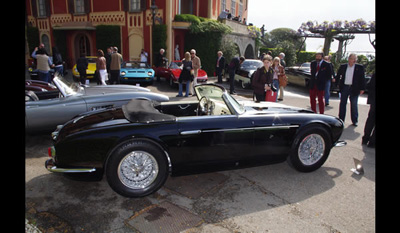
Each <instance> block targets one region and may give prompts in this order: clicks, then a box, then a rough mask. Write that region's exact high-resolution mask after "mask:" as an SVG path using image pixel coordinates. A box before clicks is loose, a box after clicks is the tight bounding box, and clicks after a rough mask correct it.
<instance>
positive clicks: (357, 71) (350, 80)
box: [336, 53, 365, 126]
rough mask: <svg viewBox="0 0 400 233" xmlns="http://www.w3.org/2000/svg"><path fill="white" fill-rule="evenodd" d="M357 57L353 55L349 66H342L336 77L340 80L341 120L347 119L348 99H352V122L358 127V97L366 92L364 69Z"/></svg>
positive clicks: (350, 56) (350, 57)
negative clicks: (358, 62) (357, 62)
mask: <svg viewBox="0 0 400 233" xmlns="http://www.w3.org/2000/svg"><path fill="white" fill-rule="evenodd" d="M356 61H357V55H356V54H354V53H351V54H350V55H349V60H348V63H347V64H342V65H340V67H339V70H338V72H337V75H336V80H339V90H340V108H339V118H340V119H342V121H343V122H344V120H345V117H346V105H347V99H348V98H350V105H351V107H350V113H351V121H352V122H353V125H354V126H357V125H358V96H359V95H362V94H363V93H364V90H365V71H364V67H363V66H362V65H360V64H356Z"/></svg>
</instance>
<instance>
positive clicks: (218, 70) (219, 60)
mask: <svg viewBox="0 0 400 233" xmlns="http://www.w3.org/2000/svg"><path fill="white" fill-rule="evenodd" d="M222 55H223V53H222V51H218V52H217V56H218V57H217V65H216V66H215V73H216V74H217V77H218V83H222V71H223V70H224V67H225V58H224V57H223V56H222Z"/></svg>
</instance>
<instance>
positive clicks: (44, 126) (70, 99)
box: [25, 76, 169, 133]
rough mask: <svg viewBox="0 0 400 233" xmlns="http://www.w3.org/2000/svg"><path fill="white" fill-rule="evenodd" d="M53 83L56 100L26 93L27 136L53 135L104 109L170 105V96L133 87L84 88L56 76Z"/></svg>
mask: <svg viewBox="0 0 400 233" xmlns="http://www.w3.org/2000/svg"><path fill="white" fill-rule="evenodd" d="M53 83H54V85H55V86H56V87H57V89H58V90H59V92H60V93H59V95H58V96H57V98H52V99H40V98H39V97H38V96H34V95H35V94H33V93H32V92H28V93H26V96H25V97H26V98H25V100H26V102H25V129H26V132H28V133H36V132H41V131H43V132H46V131H47V132H51V131H52V130H54V129H55V128H56V126H57V125H59V124H64V123H65V122H67V121H68V120H70V119H72V118H73V117H75V116H77V115H78V114H81V113H84V112H87V111H93V110H97V109H101V108H108V107H119V106H122V105H123V104H126V103H128V102H129V101H130V100H132V99H134V98H145V99H151V100H156V101H161V102H163V101H169V98H168V96H165V95H162V94H157V93H153V92H150V90H149V89H147V88H143V87H136V86H131V85H122V84H121V85H108V86H91V87H82V86H80V85H78V84H77V83H72V84H71V83H69V82H68V81H66V80H65V79H63V78H60V77H57V76H56V77H54V79H53Z"/></svg>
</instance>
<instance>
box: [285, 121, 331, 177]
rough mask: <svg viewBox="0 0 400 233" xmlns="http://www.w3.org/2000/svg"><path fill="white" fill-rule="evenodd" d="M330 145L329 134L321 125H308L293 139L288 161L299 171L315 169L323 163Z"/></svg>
mask: <svg viewBox="0 0 400 233" xmlns="http://www.w3.org/2000/svg"><path fill="white" fill-rule="evenodd" d="M331 147H332V143H331V139H330V135H329V133H328V131H327V130H326V129H325V128H324V127H323V126H319V125H311V126H308V127H306V128H304V129H303V130H302V131H301V132H299V134H298V135H297V136H296V138H295V140H294V141H293V145H292V151H291V153H290V155H289V157H288V162H289V164H291V165H292V166H293V167H294V168H295V169H296V170H298V171H300V172H312V171H315V170H317V169H318V168H320V167H321V166H322V165H323V164H324V163H325V161H326V159H327V158H328V155H329V153H330V150H331Z"/></svg>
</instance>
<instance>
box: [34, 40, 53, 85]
mask: <svg viewBox="0 0 400 233" xmlns="http://www.w3.org/2000/svg"><path fill="white" fill-rule="evenodd" d="M31 56H32V57H33V58H35V59H36V62H37V64H36V65H37V66H36V68H37V69H38V74H39V80H41V81H43V82H48V83H49V82H51V79H50V73H49V71H50V68H51V67H52V66H53V62H52V61H51V59H50V57H49V56H47V51H46V49H45V48H44V47H41V48H38V47H36V48H35V49H34V50H33V52H32V54H31Z"/></svg>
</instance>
